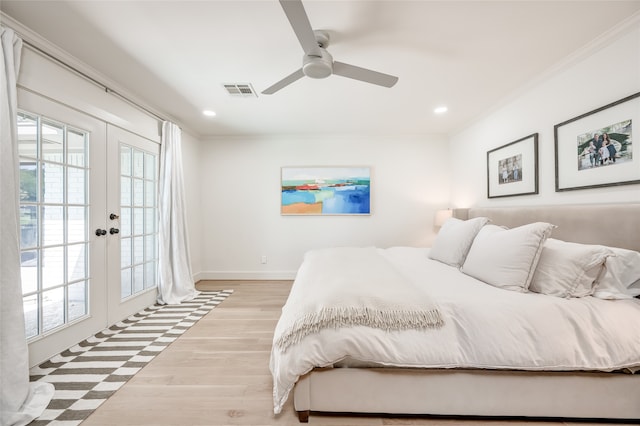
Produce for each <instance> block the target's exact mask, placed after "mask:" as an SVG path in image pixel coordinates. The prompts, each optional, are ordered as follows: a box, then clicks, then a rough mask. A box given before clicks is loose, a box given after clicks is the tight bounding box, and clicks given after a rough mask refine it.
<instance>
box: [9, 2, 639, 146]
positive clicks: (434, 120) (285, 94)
mask: <svg viewBox="0 0 640 426" xmlns="http://www.w3.org/2000/svg"><path fill="white" fill-rule="evenodd" d="M303 3H304V5H305V8H306V10H307V14H308V16H309V20H310V22H311V25H312V27H313V28H314V29H323V30H328V32H329V34H330V36H331V44H330V46H329V49H328V50H329V52H330V53H331V54H332V55H333V57H334V59H335V60H337V61H341V62H346V63H349V64H353V65H358V66H361V67H365V68H371V69H374V70H377V71H381V72H384V73H388V74H392V75H396V76H398V77H399V81H398V83H397V84H396V85H395V86H394V87H393V88H390V89H388V88H383V87H378V86H374V85H370V84H366V83H362V82H359V81H355V80H351V79H347V78H344V77H339V76H330V77H329V78H327V79H323V80H313V79H310V78H303V79H302V80H299V81H297V82H295V83H293V84H292V85H290V86H288V87H286V88H284V89H283V90H281V91H280V92H277V93H275V94H273V95H261V94H258V96H257V97H252V98H234V97H231V96H230V95H228V94H227V92H226V91H225V90H224V88H223V86H222V85H223V84H224V83H250V84H252V85H253V87H254V88H255V90H256V92H260V91H262V90H264V89H266V88H267V87H269V86H270V85H272V84H273V83H275V82H277V81H279V80H280V79H282V78H284V77H285V76H286V75H288V74H290V73H291V72H293V71H295V70H296V69H298V68H300V67H301V64H302V55H303V51H302V48H301V47H300V45H299V44H298V40H297V38H296V36H295V34H294V32H293V30H292V29H291V27H290V24H289V22H288V20H287V18H286V16H285V14H284V12H283V10H282V8H281V6H280V4H279V3H278V1H276V0H262V1H240V0H234V1H213V0H208V1H207V0H200V1H178V0H173V1H171V0H162V1H160V0H158V1H154V0H147V1H55V0H54V1H51V0H50V1H10V0H2V2H1V3H0V8H1V10H2V11H3V12H5V13H7V14H8V15H10V16H11V17H13V18H14V19H16V20H17V21H19V22H21V23H22V24H24V25H26V26H27V27H29V28H31V29H32V30H34V31H35V32H37V33H39V34H40V35H42V36H44V37H45V38H47V39H48V40H49V41H51V42H52V43H54V44H56V45H58V46H59V47H61V48H62V49H64V50H66V51H67V52H69V53H70V54H71V55H73V56H75V57H76V58H78V59H79V60H81V61H82V62H84V63H86V64H87V65H89V66H91V67H93V68H94V69H96V70H99V71H100V72H101V73H102V74H103V75H105V76H106V77H108V78H109V79H111V80H113V81H114V82H117V84H118V85H120V86H121V87H122V88H123V89H125V90H126V91H128V92H130V93H131V94H132V95H133V96H134V97H136V98H138V99H142V100H144V102H146V103H148V105H151V106H152V107H154V108H155V109H156V110H158V111H160V112H161V113H163V114H166V116H167V117H169V118H171V119H173V120H175V121H177V122H178V123H179V124H181V125H182V126H183V127H186V128H187V129H189V130H190V131H191V132H193V133H195V134H197V135H199V136H203V137H204V136H213V135H247V134H262V135H264V134H306V133H313V134H322V133H332V134H388V135H393V134H399V133H404V134H425V133H450V132H455V131H456V129H459V128H461V127H462V126H464V125H466V124H468V123H470V122H471V121H472V120H473V119H475V118H477V117H479V116H481V115H482V114H484V113H486V112H487V111H488V110H490V109H491V108H492V107H495V106H496V105H498V104H499V103H500V102H501V101H503V100H504V99H507V98H508V97H509V96H510V95H512V94H513V93H514V92H515V91H517V90H518V88H520V87H522V86H523V85H526V84H528V83H531V82H532V81H535V79H536V78H538V77H539V76H541V75H543V74H544V73H546V72H547V71H548V70H550V69H553V68H554V67H556V66H558V64H561V63H563V61H565V60H566V58H567V56H568V55H570V54H572V53H573V52H576V51H580V50H581V49H583V48H584V47H585V46H587V45H589V44H590V43H592V42H593V41H594V40H598V39H601V38H602V37H603V36H604V37H606V35H607V34H610V33H611V32H614V33H615V32H616V28H618V27H620V26H624V23H625V21H627V22H628V18H629V17H631V19H632V20H633V21H634V22H637V21H638V20H637V19H636V18H637V15H638V13H640V12H639V11H640V0H628V1H605V0H603V1H575V0H573V1H518V0H513V1H483V0H475V1H452V0H448V1H398V0H396V1H374V0H362V1H327V0H305V1H304V2H303ZM632 15H635V16H632ZM561 95H562V94H559V96H561ZM443 104H444V105H447V106H448V107H449V112H448V113H446V114H445V115H435V114H434V113H433V109H434V108H435V107H437V106H439V105H443ZM203 109H212V110H214V111H216V112H217V116H216V117H215V118H207V117H204V116H203V115H202V113H201V111H202V110H203Z"/></svg>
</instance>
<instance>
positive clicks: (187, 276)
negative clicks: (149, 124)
mask: <svg viewBox="0 0 640 426" xmlns="http://www.w3.org/2000/svg"><path fill="white" fill-rule="evenodd" d="M158 192H159V201H160V203H159V210H160V212H159V216H160V225H159V230H158V231H159V232H158V234H159V240H160V242H159V247H158V269H159V274H158V275H159V282H158V303H162V304H176V303H180V302H183V301H185V300H191V299H193V298H194V297H195V296H196V295H197V294H198V291H197V290H196V288H195V284H194V282H193V274H192V272H191V258H190V255H189V241H188V238H187V222H186V217H185V208H186V203H185V199H184V178H183V171H182V131H181V130H180V127H178V126H177V125H176V124H174V123H171V122H168V121H165V122H164V123H163V124H162V145H161V146H160V183H159V188H158Z"/></svg>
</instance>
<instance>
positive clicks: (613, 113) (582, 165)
mask: <svg viewBox="0 0 640 426" xmlns="http://www.w3.org/2000/svg"><path fill="white" fill-rule="evenodd" d="M638 123H640V92H639V93H635V94H633V95H631V96H628V97H626V98H623V99H620V100H619V101H616V102H613V103H611V104H608V105H605V106H603V107H601V108H598V109H596V110H593V111H590V112H587V113H585V114H582V115H580V116H578V117H575V118H572V119H570V120H567V121H565V122H563V123H560V124H556V125H555V126H554V138H555V157H556V192H559V191H569V190H575V189H587V188H599V187H605V186H616V185H630V184H635V183H640V158H638V156H639V154H638V153H636V154H635V155H634V153H633V136H634V135H633V134H634V125H635V126H637V125H638Z"/></svg>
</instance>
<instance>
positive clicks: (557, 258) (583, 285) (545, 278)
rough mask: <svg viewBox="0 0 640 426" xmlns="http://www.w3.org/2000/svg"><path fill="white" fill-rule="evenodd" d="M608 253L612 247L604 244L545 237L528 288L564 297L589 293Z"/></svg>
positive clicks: (611, 252) (588, 294)
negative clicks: (589, 243) (609, 247)
mask: <svg viewBox="0 0 640 426" xmlns="http://www.w3.org/2000/svg"><path fill="white" fill-rule="evenodd" d="M612 255H613V251H611V250H610V249H608V248H607V247H604V246H598V245H588V244H578V243H570V242H566V241H560V240H556V239H554V238H548V239H547V240H546V241H545V243H544V246H543V248H542V253H540V260H539V261H538V265H537V266H536V270H535V273H534V274H533V280H532V281H531V285H530V286H529V290H530V291H533V292H536V293H542V294H547V295H549V296H557V297H567V298H569V297H585V296H590V295H591V294H593V291H594V287H595V284H596V280H597V279H598V278H599V277H600V276H601V275H602V273H603V271H604V264H605V261H607V259H608V258H609V257H610V256H612Z"/></svg>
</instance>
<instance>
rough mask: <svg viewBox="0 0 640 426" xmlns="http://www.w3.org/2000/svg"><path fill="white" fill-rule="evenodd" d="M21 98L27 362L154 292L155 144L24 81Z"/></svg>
mask: <svg viewBox="0 0 640 426" xmlns="http://www.w3.org/2000/svg"><path fill="white" fill-rule="evenodd" d="M18 107H19V111H20V112H19V114H18V117H17V120H18V150H19V155H20V231H21V241H20V245H21V274H22V290H23V306H24V311H25V326H26V334H27V338H28V342H29V363H30V365H31V366H33V365H36V364H38V363H40V362H42V361H44V360H46V359H48V358H50V357H51V356H53V355H55V354H57V353H60V352H61V351H63V350H65V349H66V348H69V347H71V346H73V345H74V344H76V343H78V342H80V341H82V340H84V339H86V338H87V337H89V336H91V335H93V334H95V333H97V332H99V331H100V330H102V329H104V328H105V327H107V326H108V325H110V324H113V323H115V322H117V321H120V320H122V319H124V318H126V317H127V316H129V315H131V314H133V313H135V312H137V311H138V310H140V309H142V308H144V307H146V306H149V305H150V304H152V303H153V302H154V300H155V297H156V291H155V284H156V275H155V269H154V265H157V249H155V248H154V247H153V246H154V245H157V224H156V223H157V213H156V207H157V200H156V196H155V191H156V189H157V177H156V176H157V172H158V170H157V162H158V155H157V154H158V145H157V144H156V143H154V142H151V141H148V140H146V139H143V138H141V137H139V136H136V135H134V134H131V133H128V132H125V131H123V130H120V129H118V128H115V127H112V126H111V125H108V124H106V123H104V122H103V121H101V120H98V119H96V118H93V117H91V116H89V115H86V114H84V113H82V112H79V111H77V110H75V109H72V108H69V107H67V106H64V105H61V104H59V103H57V102H54V101H51V100H49V99H47V98H44V97H41V96H39V95H37V94H34V93H32V92H30V91H27V90H23V89H20V90H19V92H18ZM127 149H129V151H127ZM122 152H124V153H125V154H122ZM127 152H128V153H130V155H129V156H128V155H127ZM123 173H124V176H125V177H127V176H128V177H129V185H123V182H125V179H123ZM140 191H142V193H141V192H140ZM127 197H129V198H130V202H128V204H127ZM123 206H124V207H123ZM123 212H124V214H123ZM140 213H142V214H143V218H142V219H140V218H139V217H138V216H139V215H140ZM134 216H135V217H134ZM147 218H148V221H147V222H145V219H147ZM123 241H127V242H130V243H131V244H128V243H126V244H125V243H123ZM145 242H146V244H147V246H145ZM145 250H146V251H145ZM140 253H141V255H140ZM128 259H130V260H128ZM152 270H153V271H152ZM126 272H129V277H131V278H130V279H127V275H126ZM145 272H146V274H145ZM123 278H124V279H123ZM134 286H135V287H134ZM126 288H129V289H130V291H128V292H127V291H125V289H126Z"/></svg>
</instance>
